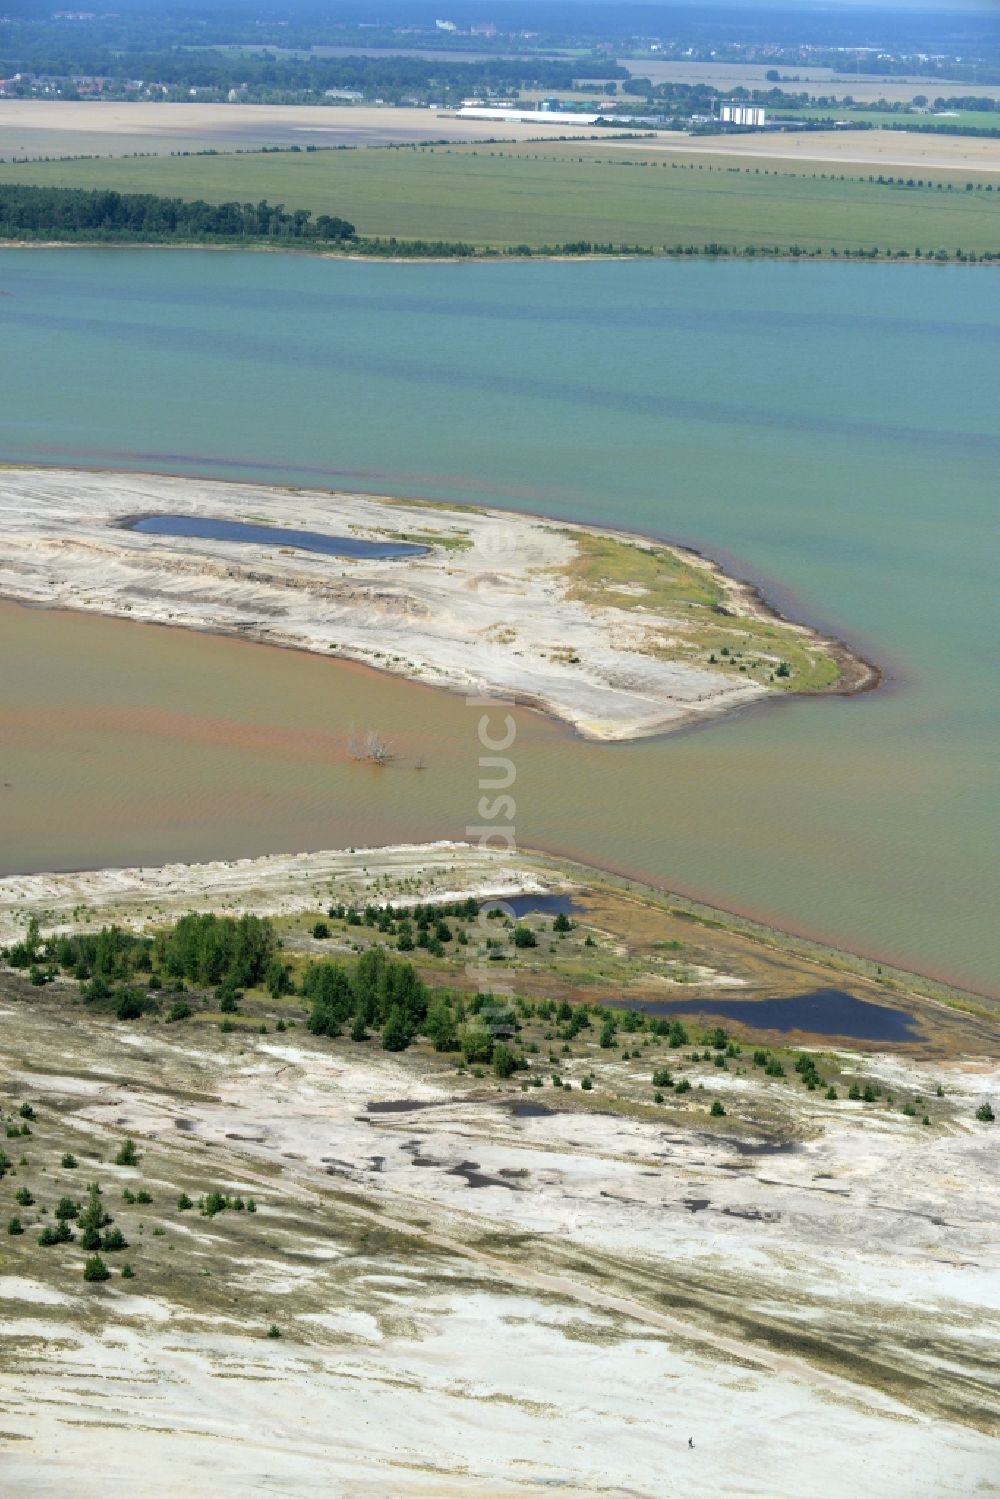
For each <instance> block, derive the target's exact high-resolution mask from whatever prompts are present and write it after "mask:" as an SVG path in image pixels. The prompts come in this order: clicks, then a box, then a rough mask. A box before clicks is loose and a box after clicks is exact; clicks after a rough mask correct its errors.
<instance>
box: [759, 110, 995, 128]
mask: <svg viewBox="0 0 1000 1499" xmlns="http://www.w3.org/2000/svg"><path fill="white" fill-rule="evenodd" d="M768 117H769V118H771V119H775V120H780V119H796V120H829V119H834V120H855V121H857V122H858V123H861V124H866V125H874V126H875V127H876V129H883V130H886V129H891V128H893V127H895V126H900V127H902V128H903V129H905V130H932V131H941V130H947V129H948V127H949V126H950V127H952V128H956V129H957V128H961V129H969V128H973V129H976V130H1000V111H997V110H985V109H960V110H955V112H954V113H948V114H947V115H936V114H929V115H922V114H888V113H886V111H885V110H879V109H864V108H862V109H855V108H850V107H847V106H845V105H819V104H816V105H809V106H808V107H807V108H805V109H769V110H768Z"/></svg>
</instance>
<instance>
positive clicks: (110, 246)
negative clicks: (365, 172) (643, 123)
mask: <svg viewBox="0 0 1000 1499" xmlns="http://www.w3.org/2000/svg"><path fill="white" fill-rule="evenodd" d="M3 250H188V251H191V250H207V251H209V252H210V253H212V254H223V253H225V252H226V251H229V252H230V253H233V254H241V255H253V254H258V255H304V256H306V257H307V258H310V259H312V260H336V261H348V262H351V261H353V262H355V263H356V264H358V265H453V266H462V265H546V264H548V265H577V264H580V265H583V264H586V263H588V262H594V261H610V262H613V261H627V262H630V263H631V262H635V261H647V260H648V261H657V262H659V261H675V262H677V263H678V264H682V263H685V262H688V261H702V260H708V261H719V260H726V261H730V260H731V261H738V262H739V264H740V265H769V264H771V263H773V262H775V261H777V262H779V263H781V264H783V265H787V264H795V265H802V264H815V263H816V262H817V261H822V262H824V263H825V264H828V265H844V264H847V265H896V266H907V265H908V266H927V265H929V266H936V267H937V268H938V269H939V270H940V269H943V268H946V267H948V266H952V267H954V266H974V265H975V266H982V265H985V266H1000V254H997V255H994V256H993V257H992V258H989V259H988V258H987V257H986V255H979V254H971V255H968V256H964V257H963V258H962V259H961V260H959V259H958V258H957V256H952V255H949V257H948V259H947V260H938V259H936V258H935V257H934V256H930V255H922V256H920V257H919V258H917V257H916V256H914V255H912V254H909V253H907V254H906V255H882V254H878V255H869V254H867V253H862V252H861V251H860V248H859V252H858V253H857V254H850V253H848V252H847V251H845V252H844V253H843V254H841V255H830V254H829V253H826V252H822V251H817V252H816V253H815V254H814V253H813V252H812V251H808V252H802V253H800V254H798V255H794V254H793V253H792V252H791V250H787V251H785V250H774V251H772V250H766V249H764V250H761V251H760V253H755V254H753V255H748V254H746V252H745V251H744V250H736V249H733V250H728V249H723V250H720V251H719V252H717V253H714V254H710V253H708V252H706V251H705V250H704V249H701V250H697V249H693V250H691V251H690V253H689V252H688V250H687V249H686V248H685V249H681V248H678V249H675V250H662V249H661V250H649V251H648V252H647V251H642V250H636V249H634V248H630V249H628V250H623V251H622V252H621V254H617V253H611V254H608V253H607V252H606V251H605V252H603V253H602V252H600V251H594V252H593V253H592V254H589V253H588V254H586V255H558V254H555V255H553V254H544V255H543V254H541V253H539V254H537V255H508V254H507V253H506V252H505V251H504V250H495V251H491V250H488V249H483V250H481V251H479V252H477V253H475V254H473V255H356V254H353V253H352V252H351V251H350V250H317V249H310V248H308V247H305V246H303V247H302V248H299V246H297V245H294V244H288V245H248V244H239V243H234V244H226V245H213V244H205V243H204V242H202V241H199V240H193V241H190V242H188V241H184V242H178V243H171V244H160V243H157V242H155V241H145V242H142V241H137V242H132V241H129V240H63V239H53V240H35V239H32V240H0V251H3Z"/></svg>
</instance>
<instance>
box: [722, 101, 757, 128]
mask: <svg viewBox="0 0 1000 1499" xmlns="http://www.w3.org/2000/svg"><path fill="white" fill-rule="evenodd" d="M719 119H720V120H721V121H722V123H723V125H755V126H761V125H764V124H766V123H767V115H766V112H765V109H764V106H763V105H762V104H744V103H743V101H742V100H741V99H727V100H726V102H725V104H720V105H719Z"/></svg>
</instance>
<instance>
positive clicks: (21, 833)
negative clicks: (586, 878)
mask: <svg viewBox="0 0 1000 1499" xmlns="http://www.w3.org/2000/svg"><path fill="white" fill-rule="evenodd" d="M0 639H2V641H3V650H2V652H0V704H2V709H0V756H2V759H0V874H12V873H18V872H24V871H28V870H44V869H73V868H93V867H97V866H102V865H129V864H135V865H140V866H141V865H147V864H149V865H151V864H161V863H164V862H170V861H174V860H184V861H188V860H203V859H205V860H207V859H216V858H237V857H245V856H249V855H255V854H260V853H267V852H281V851H287V850H296V849H304V848H323V847H343V846H350V845H357V846H364V845H374V844H378V843H380V842H405V841H411V840H412V841H418V840H423V839H428V838H439V837H456V838H460V837H463V836H465V832H466V829H467V827H468V826H469V825H482V824H483V817H482V815H481V813H480V811H479V807H478V803H479V799H480V795H481V792H480V789H479V765H478V756H479V753H480V750H479V743H478V736H477V726H478V723H479V718H480V714H481V711H482V710H481V709H480V708H478V707H470V706H468V705H467V704H466V702H465V700H464V699H463V698H462V697H460V696H458V695H457V694H452V693H447V692H443V691H440V690H438V689H434V688H429V687H422V686H419V685H415V684H412V683H407V682H403V681H400V680H398V679H395V678H392V677H388V676H384V675H382V674H381V673H378V672H375V671H372V670H370V669H368V668H366V667H360V666H354V665H352V664H350V663H344V662H337V661H330V660H326V659H324V658H322V657H319V656H314V655H308V654H305V653H300V652H295V651H284V650H279V649H275V648H272V647H268V646H259V645H254V644H250V643H248V642H245V641H240V640H235V639H228V638H225V637H221V636H213V635H207V634H205V635H202V634H197V633H194V632H190V631H184V630H175V629H168V628H163V627H159V626H155V625H144V624H137V623H132V622H125V621H117V620H110V619H104V618H101V617H98V616H92V615H86V614H73V613H67V612H59V611H48V610H41V609H33V608H24V607H21V606H19V605H16V604H11V603H5V602H0ZM858 701H860V700H858ZM853 707H854V702H853V701H852V700H844V699H834V700H825V701H819V702H813V703H800V704H796V705H794V706H793V707H792V709H791V711H793V712H794V711H795V709H798V710H800V711H801V710H805V711H808V712H813V713H831V712H833V713H841V714H844V713H847V714H849V713H850V712H851V711H852V709H853ZM789 711H790V707H789V705H786V704H782V703H778V704H775V705H773V706H772V705H766V706H765V707H764V708H763V709H762V710H758V711H756V712H751V713H749V714H746V715H743V716H742V717H740V718H737V719H736V720H734V721H732V722H731V723H729V724H725V725H717V726H715V727H714V728H710V729H707V730H696V731H694V732H691V733H682V734H679V735H674V736H670V737H668V738H666V739H663V740H658V741H645V742H641V743H637V744H627V745H601V744H592V743H586V742H584V741H582V740H580V739H579V738H578V737H577V736H576V735H574V734H573V733H572V732H571V731H570V730H568V729H566V728H564V727H563V726H561V725H559V724H557V723H555V722H554V721H552V720H550V719H547V718H545V717H544V716H543V715H541V714H539V713H536V712H533V711H531V710H528V709H518V710H515V711H514V718H515V720H516V724H517V737H516V740H515V743H514V745H513V747H512V750H511V755H512V757H513V759H514V761H515V763H516V769H517V780H516V784H515V787H514V792H515V796H516V801H517V811H516V816H515V827H516V833H517V838H518V841H519V843H520V844H521V845H522V846H525V847H538V848H546V849H549V850H552V851H556V852H563V853H567V854H569V855H572V856H574V857H577V858H580V859H582V860H585V861H587V862H590V863H595V864H603V865H605V866H606V867H609V868H617V869H620V870H624V871H625V872H627V873H633V874H635V875H636V876H637V877H639V878H644V879H648V880H649V881H651V882H652V883H658V884H661V885H664V886H666V887H667V888H671V889H676V890H683V891H684V892H686V893H689V894H691V895H694V896H699V897H701V898H705V899H710V898H711V899H714V900H715V901H716V902H718V903H721V904H725V905H728V906H729V907H730V908H731V909H734V910H739V911H741V912H743V913H745V914H748V915H753V916H757V917H759V918H761V919H763V920H768V921H773V922H776V923H779V924H780V921H781V919H784V921H785V923H786V924H788V911H789V910H791V911H793V912H794V913H795V915H796V918H797V919H796V921H795V928H796V930H798V931H800V932H804V933H807V934H810V935H816V936H819V937H821V938H823V939H824V940H827V941H831V942H834V943H839V944H842V945H844V946H850V947H853V948H854V949H855V950H864V951H867V952H869V953H871V954H872V955H874V956H876V957H883V958H885V959H886V960H887V961H899V962H905V963H908V964H909V965H910V966H913V965H914V959H915V957H919V958H921V959H922V966H923V969H924V971H927V972H934V973H935V974H936V976H940V977H942V978H945V979H949V980H951V981H957V980H958V979H960V978H965V979H966V980H973V981H974V980H975V979H976V978H977V977H978V974H976V973H974V972H973V973H962V972H961V968H960V965H955V964H952V963H950V962H948V961H947V958H946V955H942V954H937V955H935V953H934V951H933V948H932V947H928V945H927V943H926V942H925V943H924V948H923V951H922V952H920V953H915V952H914V950H913V947H912V946H911V945H910V944H908V943H905V942H900V943H895V944H894V943H892V942H891V941H889V940H887V923H886V922H885V920H884V919H883V918H884V912H879V911H878V910H875V911H873V910H872V909H871V906H870V902H868V901H866V900H858V901H856V902H852V900H851V898H850V891H851V882H850V881H849V880H847V879H845V867H844V861H850V860H851V859H852V858H854V857H855V850H854V848H853V844H852V841H851V840H850V839H847V840H839V839H838V835H837V802H838V797H840V796H842V795H843V794H844V793H845V790H846V788H847V787H848V786H853V787H854V790H855V792H856V789H857V775H856V773H855V767H852V765H851V764H850V763H840V764H839V765H837V766H834V765H832V763H831V762H830V761H820V762H819V763H818V764H817V763H816V761H815V759H814V757H803V756H801V755H798V754H797V753H796V751H795V748H794V735H793V736H791V740H790V744H789V745H788V746H786V747H785V748H783V747H782V741H783V738H785V737H786V736H785V735H784V734H783V732H782V729H783V726H784V724H785V715H786V714H787V713H788V712H789ZM368 728H375V729H377V730H378V731H379V732H380V733H382V734H383V735H385V736H386V737H387V738H388V739H389V740H390V741H391V743H392V745H393V747H394V749H395V751H396V759H395V761H394V763H393V764H392V765H391V766H389V767H386V768H382V769H379V768H376V767H374V766H371V765H368V764H359V763H357V762H355V761H354V760H353V759H352V757H351V754H350V748H349V744H350V740H351V736H352V733H353V732H355V731H357V732H359V733H360V732H363V731H364V730H366V729H368ZM733 731H736V732H739V733H740V735H741V736H742V739H743V754H744V756H745V759H746V764H747V771H746V774H747V784H751V785H753V786H754V788H755V790H754V794H753V795H752V796H748V795H745V794H744V792H743V790H742V788H741V784H740V783H739V782H738V781H736V782H734V778H733V776H732V771H731V764H732V762H731V757H730V755H729V754H727V753H725V752H724V750H725V747H726V741H727V737H728V735H729V734H730V733H732V732H733ZM843 745H844V741H843V739H841V742H840V747H841V750H842V749H843ZM870 753H871V752H870V748H869V749H868V751H867V758H868V759H870ZM421 765H422V766H423V768H420V767H421ZM834 772H835V776H834V780H833V782H832V783H831V775H832V774H833V773H834ZM789 800H790V801H791V803H792V804H793V805H795V806H796V807H798V808H801V807H802V806H804V805H811V806H812V807H813V808H814V810H815V823H814V825H813V826H811V827H810V828H808V829H803V828H801V827H800V828H799V829H798V830H793V829H792V828H790V827H788V826H787V825H785V824H784V823H783V820H782V806H783V804H785V803H786V802H788V801H789ZM768 836H773V837H774V838H776V839H779V840H780V842H781V850H782V859H781V861H780V866H779V867H778V868H777V869H776V868H775V866H774V865H772V866H771V867H770V868H769V870H768V872H767V880H766V886H765V887H766V889H767V890H768V892H769V895H770V896H771V900H770V901H765V900H762V899H760V898H759V896H758V889H759V888H760V886H761V885H765V882H763V881H759V880H758V870H759V854H758V850H759V848H760V846H761V843H762V841H763V840H764V839H765V838H766V837H768ZM877 848H878V840H877V839H875V840H873V843H872V850H873V851H875V850H877ZM868 878H869V883H868V887H867V888H868V889H869V890H870V888H871V881H872V879H875V880H877V881H881V882H882V884H883V888H884V891H885V898H886V901H887V902H894V903H895V916H896V920H897V925H898V920H899V917H900V915H901V912H900V909H899V908H900V901H899V898H898V895H897V894H896V892H897V884H898V868H897V865H896V861H895V860H894V859H892V858H887V859H886V860H885V862H884V866H883V867H881V868H880V867H879V864H878V860H877V857H872V858H871V859H870V860H869V869H868ZM776 879H777V881H778V884H779V901H780V903H779V901H775V900H774V898H773V897H774V891H775V884H776ZM889 925H890V926H891V923H890V924H889ZM859 934H860V935H861V937H862V939H865V940H862V941H859V940H858V939H859ZM924 935H925V936H926V933H925V934H924ZM919 936H920V933H919V932H918V930H917V928H916V926H914V927H913V929H912V939H913V942H914V943H916V942H917V940H918V938H919ZM937 958H940V959H941V961H938V960H937Z"/></svg>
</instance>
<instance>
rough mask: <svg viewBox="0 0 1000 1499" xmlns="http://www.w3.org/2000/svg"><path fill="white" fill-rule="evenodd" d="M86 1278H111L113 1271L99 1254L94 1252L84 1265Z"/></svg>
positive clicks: (84, 1276)
mask: <svg viewBox="0 0 1000 1499" xmlns="http://www.w3.org/2000/svg"><path fill="white" fill-rule="evenodd" d="M83 1278H84V1280H110V1279H111V1271H110V1270H109V1269H108V1267H107V1265H106V1264H105V1263H104V1261H103V1260H102V1259H101V1256H100V1255H99V1254H92V1255H91V1256H90V1258H89V1259H88V1260H87V1263H86V1264H85V1265H84V1267H83Z"/></svg>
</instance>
